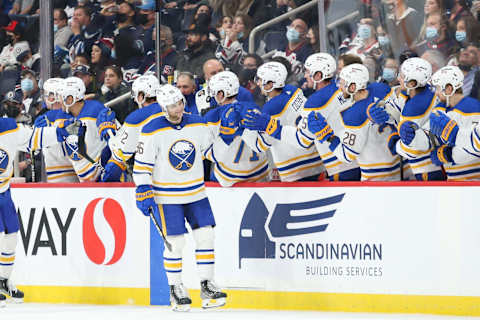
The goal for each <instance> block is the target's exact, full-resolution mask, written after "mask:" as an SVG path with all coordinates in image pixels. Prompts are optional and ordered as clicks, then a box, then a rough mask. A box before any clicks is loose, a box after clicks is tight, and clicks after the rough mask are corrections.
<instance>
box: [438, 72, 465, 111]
mask: <svg viewBox="0 0 480 320" xmlns="http://www.w3.org/2000/svg"><path fill="white" fill-rule="evenodd" d="M464 78H465V77H464V75H463V72H462V70H460V68H459V67H456V66H446V67H443V68H441V69H440V70H438V71H437V72H435V73H434V74H433V76H432V85H434V86H435V87H440V90H441V91H442V93H443V95H445V97H446V98H447V104H448V98H449V97H451V96H453V95H454V94H455V91H457V89H459V88H461V87H462V86H463V80H464ZM447 85H451V86H452V87H453V90H452V92H451V93H450V94H447V93H446V92H445V89H446V88H447Z"/></svg>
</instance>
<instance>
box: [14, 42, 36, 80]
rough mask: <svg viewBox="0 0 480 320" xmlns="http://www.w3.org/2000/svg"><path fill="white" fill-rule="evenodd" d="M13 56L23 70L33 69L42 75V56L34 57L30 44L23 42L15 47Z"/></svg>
mask: <svg viewBox="0 0 480 320" xmlns="http://www.w3.org/2000/svg"><path fill="white" fill-rule="evenodd" d="M13 54H14V55H15V59H16V60H17V62H18V63H19V64H21V66H22V69H31V70H33V71H35V72H36V73H40V54H39V53H36V54H34V55H32V51H31V50H30V46H29V45H28V42H26V41H21V42H19V43H17V44H15V46H14V47H13Z"/></svg>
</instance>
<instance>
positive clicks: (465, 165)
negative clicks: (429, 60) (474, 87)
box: [430, 66, 480, 181]
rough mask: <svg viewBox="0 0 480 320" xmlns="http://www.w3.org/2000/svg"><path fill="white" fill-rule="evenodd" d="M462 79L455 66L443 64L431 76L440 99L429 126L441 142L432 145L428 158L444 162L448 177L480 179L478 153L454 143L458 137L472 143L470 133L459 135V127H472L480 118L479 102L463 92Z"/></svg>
mask: <svg viewBox="0 0 480 320" xmlns="http://www.w3.org/2000/svg"><path fill="white" fill-rule="evenodd" d="M463 79H464V76H463V72H462V71H461V70H460V69H459V68H458V67H456V66H447V67H443V68H441V69H440V70H438V71H437V72H436V73H435V74H434V75H433V76H432V85H434V86H435V88H436V91H435V92H436V94H437V96H438V98H439V100H440V103H439V104H437V106H436V107H435V109H434V110H433V112H432V113H431V114H430V128H431V131H432V133H433V134H435V135H436V136H437V137H438V138H439V139H440V140H441V142H442V143H443V144H442V145H441V146H440V147H435V149H434V150H433V151H432V153H431V159H432V162H433V163H435V164H437V165H443V167H444V169H445V171H446V173H447V179H448V180H449V181H462V180H480V156H479V155H478V154H476V152H470V151H468V148H464V147H461V146H456V142H457V140H459V142H460V145H465V141H468V143H467V144H470V145H472V143H471V142H470V141H471V140H470V139H469V138H470V135H460V136H458V131H459V127H462V128H473V127H474V126H475V125H476V124H478V122H479V121H480V102H479V101H478V100H477V99H474V98H471V97H465V96H464V95H463V91H462V86H463ZM470 130H471V129H470ZM459 137H460V138H459ZM465 138H467V139H468V140H467V139H465ZM462 139H463V141H461V140H462Z"/></svg>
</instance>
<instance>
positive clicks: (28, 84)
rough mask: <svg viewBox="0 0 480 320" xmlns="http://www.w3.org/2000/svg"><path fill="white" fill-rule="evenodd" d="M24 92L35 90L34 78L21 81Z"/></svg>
mask: <svg viewBox="0 0 480 320" xmlns="http://www.w3.org/2000/svg"><path fill="white" fill-rule="evenodd" d="M20 86H21V87H22V91H23V92H30V91H32V90H33V81H32V79H29V78H25V79H23V80H22V81H21V82H20Z"/></svg>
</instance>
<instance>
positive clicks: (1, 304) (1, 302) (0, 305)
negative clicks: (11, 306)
mask: <svg viewBox="0 0 480 320" xmlns="http://www.w3.org/2000/svg"><path fill="white" fill-rule="evenodd" d="M6 306H7V304H6V303H5V300H2V301H0V308H5V307H6Z"/></svg>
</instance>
